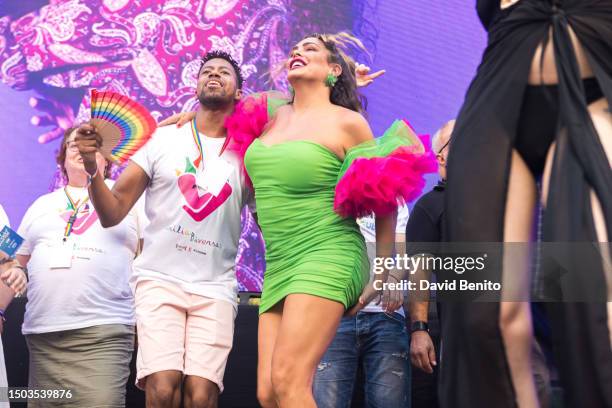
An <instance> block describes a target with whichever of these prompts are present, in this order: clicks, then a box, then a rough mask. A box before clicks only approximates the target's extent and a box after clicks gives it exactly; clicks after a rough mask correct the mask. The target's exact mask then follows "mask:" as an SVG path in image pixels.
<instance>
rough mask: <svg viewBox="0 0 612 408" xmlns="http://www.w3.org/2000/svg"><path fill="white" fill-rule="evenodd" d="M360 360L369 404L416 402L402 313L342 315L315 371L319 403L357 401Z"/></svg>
mask: <svg viewBox="0 0 612 408" xmlns="http://www.w3.org/2000/svg"><path fill="white" fill-rule="evenodd" d="M359 364H362V369H363V373H364V378H365V384H364V391H365V393H364V394H365V406H366V407H368V408H377V407H380V408H395V407H397V408H400V407H401V408H409V407H410V341H409V336H408V333H407V330H406V325H405V323H404V318H403V317H402V316H401V315H400V314H398V313H392V314H387V313H382V312H381V313H365V312H359V313H358V314H357V316H355V317H345V318H343V319H342V321H341V322H340V326H339V327H338V331H337V332H336V337H334V340H333V341H332V343H331V344H330V346H329V348H328V349H327V351H326V352H325V355H324V356H323V359H322V360H321V362H320V363H319V366H318V368H317V371H316V373H315V377H314V387H313V389H314V397H315V400H316V402H317V406H318V407H319V408H348V407H350V406H351V399H352V397H353V389H354V385H355V380H356V377H357V369H358V367H359Z"/></svg>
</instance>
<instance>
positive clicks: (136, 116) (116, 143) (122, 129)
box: [91, 89, 157, 164]
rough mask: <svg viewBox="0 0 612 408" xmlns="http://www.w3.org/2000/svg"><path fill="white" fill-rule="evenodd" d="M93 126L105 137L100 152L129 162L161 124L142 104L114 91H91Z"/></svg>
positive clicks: (117, 160) (110, 157) (114, 158)
mask: <svg viewBox="0 0 612 408" xmlns="http://www.w3.org/2000/svg"><path fill="white" fill-rule="evenodd" d="M91 123H92V125H94V126H95V128H96V131H97V132H98V134H99V135H100V137H101V138H102V146H101V147H100V153H102V155H103V156H104V157H106V158H107V159H110V160H112V161H115V162H118V163H120V164H121V163H124V162H126V161H127V160H128V159H129V158H130V157H131V156H132V155H133V154H134V153H136V152H137V151H138V149H140V148H141V147H142V146H144V145H145V143H147V141H148V140H149V139H150V138H151V135H153V132H154V131H155V128H156V127H157V123H156V122H155V119H153V117H152V116H151V114H150V113H149V112H148V111H147V110H146V109H145V108H144V107H143V106H142V105H140V104H139V103H137V102H135V101H133V100H131V99H130V98H128V97H127V96H125V95H121V94H119V93H117V92H113V91H102V92H99V91H97V90H95V89H94V90H92V91H91Z"/></svg>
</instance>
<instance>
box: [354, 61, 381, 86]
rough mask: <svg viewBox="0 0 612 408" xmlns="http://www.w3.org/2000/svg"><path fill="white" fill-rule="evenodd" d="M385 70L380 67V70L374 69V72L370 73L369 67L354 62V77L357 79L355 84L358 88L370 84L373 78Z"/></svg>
mask: <svg viewBox="0 0 612 408" xmlns="http://www.w3.org/2000/svg"><path fill="white" fill-rule="evenodd" d="M385 72H386V71H385V70H384V69H381V70H380V71H376V72H374V73H370V67H368V66H367V65H364V64H356V65H355V77H356V79H357V86H358V87H360V88H363V87H366V86H368V85H370V84H371V83H372V82H374V80H375V79H376V78H378V77H380V76H382V75H384V73H385Z"/></svg>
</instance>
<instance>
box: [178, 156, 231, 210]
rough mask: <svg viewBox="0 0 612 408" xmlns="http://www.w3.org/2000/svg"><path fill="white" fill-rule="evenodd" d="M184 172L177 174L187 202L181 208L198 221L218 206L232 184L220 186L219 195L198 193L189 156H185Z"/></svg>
mask: <svg viewBox="0 0 612 408" xmlns="http://www.w3.org/2000/svg"><path fill="white" fill-rule="evenodd" d="M185 162H186V164H185V172H184V173H183V174H181V175H179V177H178V180H177V183H178V187H179V189H180V190H181V193H182V194H183V197H184V198H185V201H186V202H187V204H186V205H183V210H185V212H187V214H189V216H190V217H191V218H193V219H194V220H195V221H197V222H200V221H202V220H203V219H204V218H206V217H208V216H209V215H210V214H212V213H213V212H214V211H215V210H216V209H217V208H219V207H220V206H221V205H222V204H223V203H224V202H225V201H226V200H227V199H228V197H229V196H230V195H231V194H232V186H230V184H229V183H228V182H225V185H224V186H223V187H222V188H221V192H219V195H217V196H214V195H212V194H211V193H204V194H200V191H199V190H198V186H197V185H196V168H195V166H194V165H193V164H192V163H191V160H189V158H188V157H187V158H185Z"/></svg>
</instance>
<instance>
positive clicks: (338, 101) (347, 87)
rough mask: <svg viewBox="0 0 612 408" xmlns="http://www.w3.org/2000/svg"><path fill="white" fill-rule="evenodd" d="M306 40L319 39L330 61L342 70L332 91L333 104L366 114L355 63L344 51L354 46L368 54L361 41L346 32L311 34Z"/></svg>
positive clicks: (365, 105)
mask: <svg viewBox="0 0 612 408" xmlns="http://www.w3.org/2000/svg"><path fill="white" fill-rule="evenodd" d="M304 38H317V39H318V40H319V41H321V42H322V43H323V44H324V45H325V48H326V49H327V50H328V51H329V59H328V61H329V62H330V63H332V64H338V65H340V67H341V68H342V73H341V74H340V76H338V81H337V82H336V85H334V87H333V88H332V89H331V95H330V100H331V102H332V103H333V104H334V105H339V106H342V107H344V108H347V109H350V110H353V111H355V112H359V113H363V112H365V110H366V107H367V100H366V98H365V97H364V96H363V95H361V94H360V93H359V91H358V90H357V79H356V77H355V65H356V64H355V61H354V60H353V59H352V58H351V57H349V56H348V55H347V54H346V53H345V51H344V50H345V49H347V48H348V47H349V46H352V47H355V48H358V49H360V50H362V51H364V53H366V54H367V51H366V49H365V47H364V46H363V44H362V43H361V41H360V40H359V39H357V38H355V37H353V36H352V35H350V34H348V33H345V32H341V33H338V34H311V35H307V36H305V37H304ZM343 49H344V50H343Z"/></svg>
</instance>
